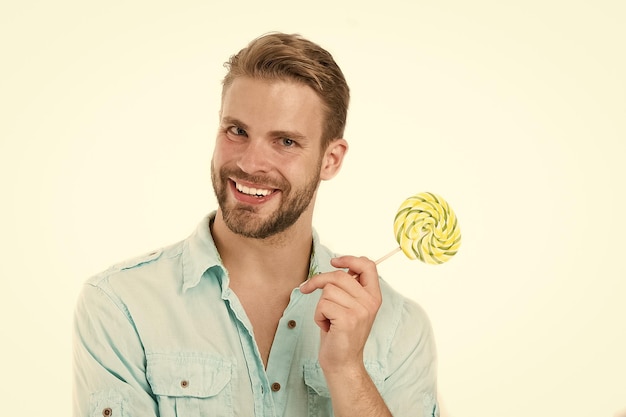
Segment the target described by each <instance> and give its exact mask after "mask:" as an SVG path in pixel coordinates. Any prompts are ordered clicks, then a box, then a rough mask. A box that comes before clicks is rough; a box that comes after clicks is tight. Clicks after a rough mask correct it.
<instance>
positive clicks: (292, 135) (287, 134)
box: [222, 116, 308, 141]
mask: <svg viewBox="0 0 626 417" xmlns="http://www.w3.org/2000/svg"><path fill="white" fill-rule="evenodd" d="M222 124H223V125H224V124H227V125H230V124H232V125H235V126H237V127H240V128H242V129H244V130H249V126H248V125H247V124H246V123H244V122H242V121H241V120H239V119H236V118H234V117H230V116H224V117H223V118H222ZM270 135H271V136H274V137H281V138H289V139H296V140H298V141H305V140H308V139H307V137H306V136H305V135H303V134H302V133H300V132H297V131H290V130H272V131H271V132H270Z"/></svg>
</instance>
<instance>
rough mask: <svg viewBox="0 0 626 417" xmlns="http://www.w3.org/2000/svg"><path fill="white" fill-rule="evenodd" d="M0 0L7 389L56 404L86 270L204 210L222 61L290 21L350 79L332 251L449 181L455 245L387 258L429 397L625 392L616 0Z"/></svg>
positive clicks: (561, 410) (586, 412)
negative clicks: (422, 314)
mask: <svg viewBox="0 0 626 417" xmlns="http://www.w3.org/2000/svg"><path fill="white" fill-rule="evenodd" d="M5 3H8V4H3V5H2V6H0V48H1V50H0V52H1V55H0V60H1V61H2V64H1V65H0V100H1V101H0V186H1V192H2V204H1V207H0V210H1V216H0V236H1V237H0V239H1V241H0V242H1V245H2V246H1V248H0V249H1V252H0V253H1V254H2V262H0V274H1V275H0V276H1V279H2V284H1V285H2V291H1V294H2V296H1V297H2V299H1V303H0V308H1V309H2V310H1V320H2V340H3V341H2V355H1V361H2V362H1V363H0V369H2V375H3V377H2V379H1V382H0V384H2V387H1V388H0V393H1V395H2V396H3V397H6V398H5V399H4V401H3V405H4V406H10V407H11V409H12V410H13V409H14V410H15V411H16V412H14V413H13V414H14V415H23V416H42V415H46V414H47V415H55V416H56V415H58V416H62V415H69V414H70V398H71V372H70V367H71V320H72V310H73V306H74V302H75V298H76V295H77V293H78V291H79V289H80V286H81V283H82V282H83V281H84V280H85V279H86V278H87V277H88V276H90V275H92V274H94V273H96V272H98V271H100V270H102V269H104V268H106V267H107V266H108V265H110V264H112V263H115V262H117V261H120V260H123V259H126V258H129V257H133V256H136V255H140V254H142V253H145V252H147V251H149V250H151V249H153V248H156V247H161V246H164V245H167V244H170V243H174V242H175V241H178V240H180V239H182V238H184V237H186V236H187V235H188V234H189V233H191V231H192V230H193V228H194V227H195V225H196V224H197V222H198V221H200V219H201V217H202V216H203V215H204V214H205V213H206V212H208V211H209V210H212V209H214V208H215V200H214V197H213V193H212V189H211V184H210V179H209V160H210V157H211V153H212V148H213V138H214V135H215V131H216V127H217V111H218V106H219V94H220V81H221V78H222V77H223V75H224V71H225V70H224V68H223V67H222V63H223V62H224V61H226V60H227V58H228V57H229V56H230V55H231V54H232V53H235V52H236V51H238V50H239V49H240V48H242V47H243V46H244V45H245V44H246V43H247V42H248V41H249V40H251V39H252V38H254V37H256V36H258V35H260V34H262V33H264V32H267V31H272V30H279V31H284V32H298V33H301V34H302V35H304V36H306V37H308V38H310V39H312V40H314V41H315V42H318V43H320V44H321V45H323V46H324V47H326V48H327V49H329V50H330V51H331V52H332V53H333V54H334V56H335V58H336V60H337V61H338V63H339V64H340V66H341V67H342V68H343V70H344V72H345V74H346V77H347V79H348V81H349V83H350V86H351V88H352V105H351V111H350V115H349V120H348V129H347V132H346V138H347V140H348V141H349V143H350V145H351V149H350V152H349V154H348V156H347V160H346V162H345V165H344V169H343V171H342V173H341V174H340V175H339V177H337V178H336V179H334V180H332V181H330V182H327V183H324V184H323V186H322V189H321V191H320V195H319V199H318V201H319V202H318V206H317V209H318V211H317V214H316V219H315V224H316V227H317V229H318V231H319V233H320V235H321V237H322V240H323V242H324V243H326V244H327V245H328V246H330V247H332V248H333V249H335V250H337V251H339V252H343V253H351V254H357V255H366V256H370V257H373V258H377V257H379V256H381V255H383V254H384V253H386V252H388V251H389V250H391V249H393V248H394V247H395V241H394V239H393V233H392V226H391V225H392V220H393V216H394V214H395V211H396V209H397V207H398V206H399V204H400V203H401V202H402V201H403V200H404V199H405V198H406V197H408V196H410V195H412V194H414V193H417V192H420V191H433V192H436V193H439V194H440V195H442V196H444V197H445V198H446V199H447V200H448V201H449V202H450V204H451V206H452V207H453V208H454V209H455V211H456V213H457V215H458V217H459V220H460V224H461V227H462V232H463V245H462V247H461V251H460V252H459V254H458V255H457V256H456V257H455V258H454V259H452V260H451V261H450V262H449V263H447V264H444V265H441V266H429V265H425V264H421V263H419V262H418V261H409V260H408V259H407V258H405V257H404V256H403V255H401V254H398V255H395V256H394V257H393V258H391V259H389V260H388V261H385V263H383V264H382V265H381V266H380V268H379V270H380V273H381V274H382V275H383V276H384V277H385V279H386V280H387V281H389V282H390V283H391V284H392V285H393V286H394V287H396V288H397V289H398V290H400V291H402V292H403V293H405V294H406V295H407V296H409V297H411V298H412V299H414V300H416V301H418V302H419V303H420V304H421V305H422V306H423V307H424V308H425V309H426V310H427V312H428V314H429V315H430V317H431V319H432V323H433V326H434V329H435V332H436V336H437V343H438V350H439V354H440V384H439V388H440V394H441V399H442V405H443V408H444V415H446V416H452V417H462V416H494V417H495V416H498V417H500V416H507V417H517V416H519V417H521V416H528V415H533V416H555V415H561V416H565V415H567V416H581V417H582V416H613V415H616V414H617V413H618V412H619V411H620V410H624V409H626V358H625V352H626V324H625V321H626V320H625V319H626V302H625V300H624V299H625V295H626V280H625V278H626V266H625V265H626V263H625V262H624V259H623V257H624V256H625V254H624V251H625V249H626V244H625V239H624V236H625V233H626V222H625V221H624V217H623V215H624V212H625V211H626V197H625V195H624V188H625V187H624V180H625V178H626V168H624V158H625V157H626V122H625V121H624V119H625V115H626V82H625V79H626V77H625V75H624V74H626V58H625V52H624V51H625V47H624V41H625V40H626V29H625V27H626V25H625V24H624V22H625V21H626V6H625V5H626V3H624V2H622V1H620V0H615V1H608V0H596V1H593V2H591V1H587V2H585V1H555V0H546V1H535V0H530V1H524V2H522V1H515V2H514V1H495V0H494V1H488V0H476V1H459V0H452V1H446V2H444V1H441V2H436V1H423V0H419V1H401V0H389V1H385V2H376V3H375V4H370V3H368V2H360V1H359V2H357V1H354V2H340V1H337V0H334V1H331V0H321V1H316V2H303V3H299V2H297V1H284V2H282V1H276V0H271V1H265V2H256V1H228V2H220V4H221V5H219V6H215V5H211V3H214V2H209V1H207V2H200V1H188V2H185V1H181V2H170V3H169V4H166V2H161V1H159V2H156V1H149V2H148V1H141V2H140V1H128V2H121V1H107V2H89V4H90V5H85V4H86V3H87V2H78V1H77V2H75V3H71V2H69V1H56V2H47V1H46V2H44V1H40V2H37V1H20V2H17V1H16V2H5Z"/></svg>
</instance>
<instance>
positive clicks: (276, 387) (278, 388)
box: [272, 382, 280, 392]
mask: <svg viewBox="0 0 626 417" xmlns="http://www.w3.org/2000/svg"><path fill="white" fill-rule="evenodd" d="M272 391H274V392H278V391H280V384H279V383H278V382H274V383H273V384H272Z"/></svg>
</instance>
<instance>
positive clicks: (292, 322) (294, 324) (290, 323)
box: [287, 320, 296, 329]
mask: <svg viewBox="0 0 626 417" xmlns="http://www.w3.org/2000/svg"><path fill="white" fill-rule="evenodd" d="M287 327H289V328H290V329H293V328H294V327H296V321H295V320H289V321H288V322H287Z"/></svg>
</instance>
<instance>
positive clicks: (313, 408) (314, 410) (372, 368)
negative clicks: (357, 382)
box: [304, 361, 384, 417]
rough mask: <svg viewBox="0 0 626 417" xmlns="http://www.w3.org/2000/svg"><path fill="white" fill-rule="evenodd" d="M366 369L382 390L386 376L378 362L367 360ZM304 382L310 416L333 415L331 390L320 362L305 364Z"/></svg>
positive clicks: (377, 386) (324, 416) (325, 416)
mask: <svg viewBox="0 0 626 417" xmlns="http://www.w3.org/2000/svg"><path fill="white" fill-rule="evenodd" d="M365 369H367V373H368V374H369V375H370V378H372V381H373V382H374V385H376V388H378V391H379V392H381V389H382V386H383V382H384V376H383V371H382V367H381V366H380V365H379V364H378V362H373V361H366V362H365ZM304 384H305V385H306V386H307V410H308V414H307V415H308V417H330V416H332V415H333V406H332V402H331V399H330V391H329V390H328V385H327V384H326V377H324V372H323V371H322V368H321V367H320V365H319V363H318V362H311V363H306V364H305V365H304Z"/></svg>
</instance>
